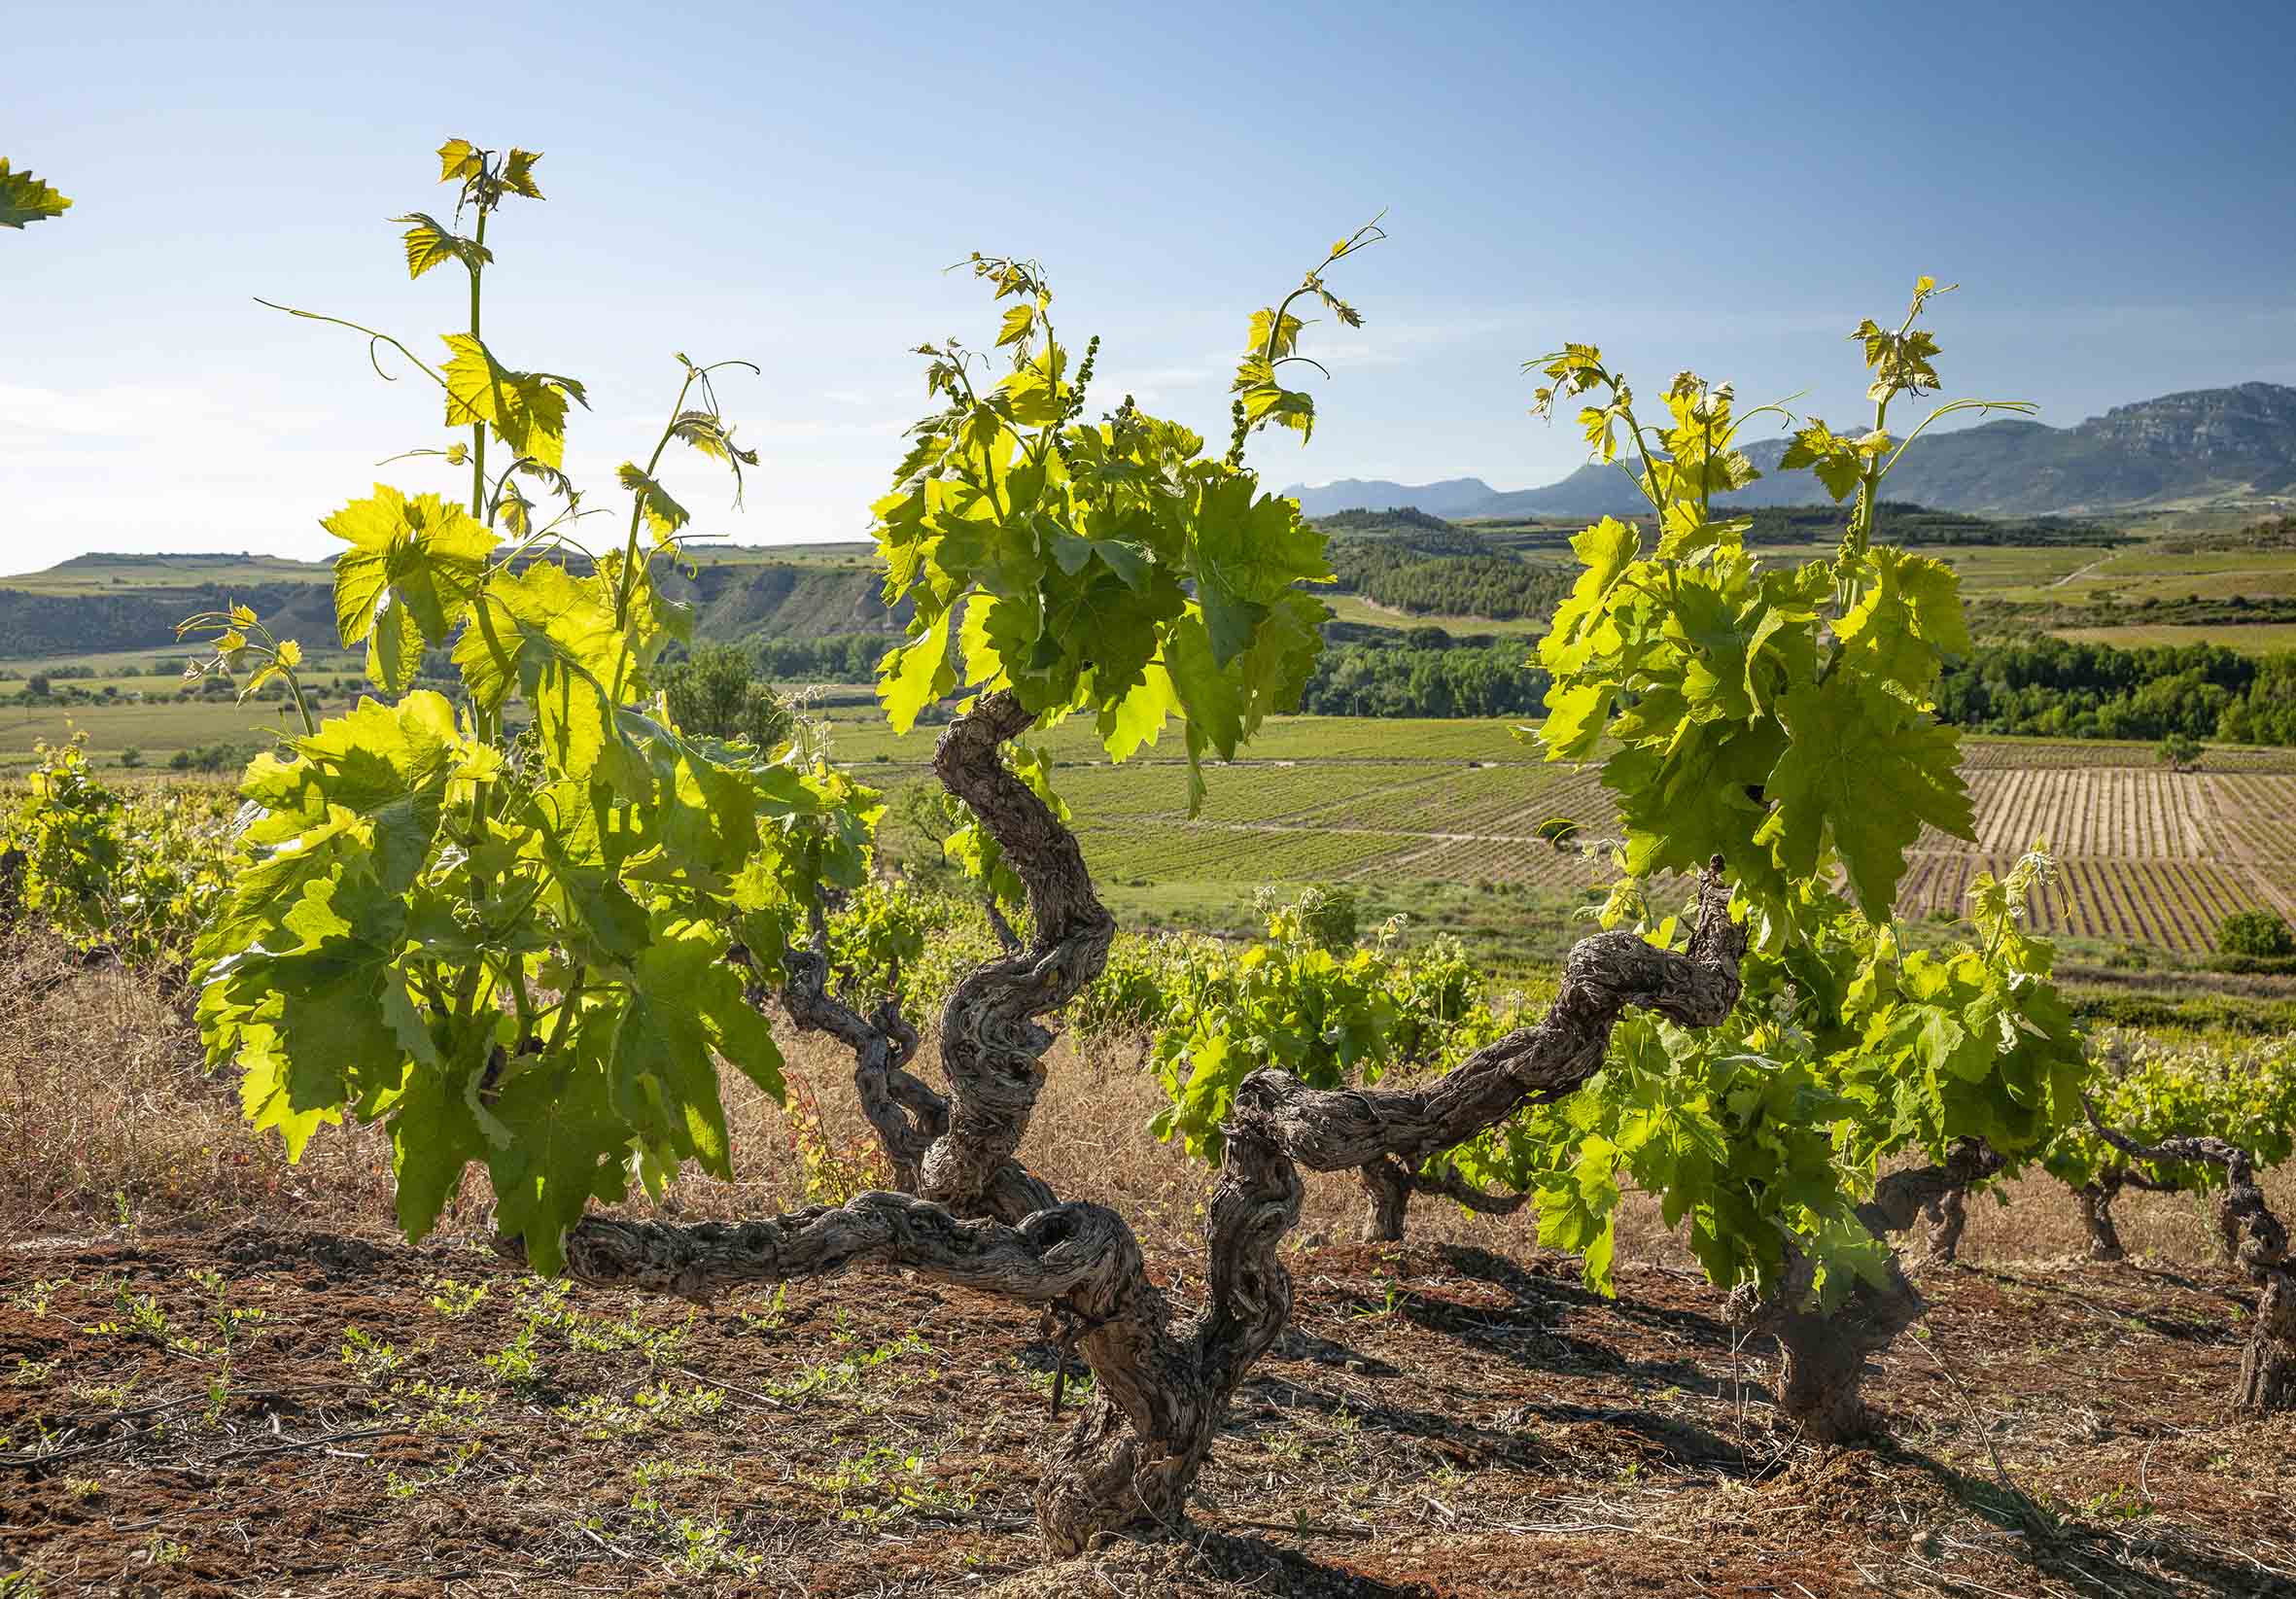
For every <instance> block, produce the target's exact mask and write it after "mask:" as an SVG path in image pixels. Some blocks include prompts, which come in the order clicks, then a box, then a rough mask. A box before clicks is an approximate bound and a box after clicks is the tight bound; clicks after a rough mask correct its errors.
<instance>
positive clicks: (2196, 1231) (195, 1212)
mask: <svg viewBox="0 0 2296 1599" xmlns="http://www.w3.org/2000/svg"><path fill="white" fill-rule="evenodd" d="M777 1032H778V1034H779V1036H780V1038H781V1042H782V1046H783V1052H784V1054H785V1055H786V1057H787V1060H788V1065H787V1071H788V1076H789V1079H790V1082H791V1084H792V1086H793V1087H794V1088H796V1089H797V1090H798V1091H799V1092H800V1093H801V1094H802V1095H803V1096H804V1097H805V1098H807V1099H810V1100H811V1101H812V1102H813V1103H815V1104H816V1105H818V1111H819V1114H820V1117H821V1121H822V1126H823V1129H824V1131H825V1133H826V1136H827V1139H828V1141H829V1142H830V1144H831V1145H833V1146H835V1147H837V1148H838V1149H840V1150H843V1151H846V1152H850V1153H852V1154H856V1155H862V1156H865V1155H866V1154H867V1153H868V1151H869V1149H870V1135H869V1131H868V1127H867V1124H866V1123H865V1122H864V1121H863V1120H862V1118H861V1115H860V1112H859V1110H858V1108H857V1107H856V1105H855V1103H854V1100H853V1095H852V1079H851V1069H852V1068H851V1062H850V1059H849V1058H848V1057H847V1056H845V1055H844V1054H843V1053H842V1052H841V1051H840V1050H839V1049H838V1048H836V1047H835V1046H834V1045H832V1044H830V1043H829V1042H827V1041H826V1040H824V1039H822V1038H820V1037H818V1035H805V1034H800V1033H797V1032H795V1031H794V1030H793V1029H791V1028H790V1027H788V1026H787V1025H785V1024H781V1025H778V1026H777ZM931 1053H932V1046H931V1041H930V1039H929V1038H928V1039H927V1041H926V1044H925V1046H924V1049H923V1051H922V1058H923V1059H925V1060H930V1059H931ZM1142 1054H1143V1052H1142V1050H1141V1048H1140V1046H1138V1045H1137V1044H1124V1043H1118V1044H1114V1045H1110V1046H1107V1047H1104V1048H1100V1049H1096V1050H1089V1051H1088V1050H1081V1049H1078V1048H1075V1047H1073V1046H1072V1044H1071V1041H1070V1040H1068V1039H1066V1038H1063V1039H1061V1041H1060V1042H1059V1043H1057V1044H1056V1045H1055V1046H1054V1049H1053V1052H1052V1055H1051V1057H1050V1059H1049V1060H1048V1061H1047V1066H1048V1076H1047V1081H1046V1085H1045V1091H1044V1096H1043V1098H1042V1099H1041V1100H1040V1101H1039V1104H1038V1108H1037V1114H1036V1117H1035V1120H1034V1122H1033V1124H1032V1126H1031V1128H1030V1130H1029V1134H1028V1139H1027V1142H1026V1144H1024V1145H1023V1147H1022V1151H1021V1154H1022V1159H1023V1160H1024V1161H1026V1163H1027V1164H1029V1166H1030V1167H1031V1168H1032V1169H1034V1170H1037V1171H1040V1172H1042V1173H1043V1174H1044V1175H1045V1177H1046V1178H1047V1179H1048V1180H1049V1181H1050V1182H1051V1183H1052V1184H1053V1186H1054V1188H1055V1189H1056V1190H1058V1191H1059V1192H1060V1193H1061V1194H1063V1195H1068V1196H1074V1197H1077V1198H1087V1199H1094V1200H1096V1201H1097V1202H1100V1203H1103V1204H1107V1205H1109V1206H1111V1207H1112V1208H1114V1209H1115V1210H1117V1211H1118V1212H1119V1213H1120V1214H1122V1215H1124V1216H1126V1217H1127V1218H1129V1219H1130V1220H1131V1224H1132V1226H1133V1228H1134V1229H1135V1230H1136V1231H1137V1232H1138V1233H1139V1234H1140V1237H1141V1240H1142V1242H1143V1243H1144V1244H1145V1245H1146V1246H1147V1247H1148V1248H1149V1249H1150V1250H1152V1251H1155V1252H1158V1253H1170V1254H1173V1255H1175V1256H1177V1257H1179V1258H1180V1259H1181V1260H1182V1261H1183V1262H1186V1261H1187V1258H1188V1257H1189V1256H1191V1255H1193V1254H1194V1252H1195V1251H1196V1250H1197V1249H1198V1248H1199V1247H1200V1229H1201V1225H1202V1219H1203V1201H1204V1199H1205V1196H1206V1194H1207V1193H1208V1191H1209V1184H1210V1173H1209V1172H1208V1171H1207V1170H1206V1169H1205V1168H1204V1167H1203V1166H1201V1165H1200V1164H1197V1163H1195V1162H1193V1161H1191V1160H1189V1159H1188V1158H1187V1156H1186V1155H1185V1154H1184V1153H1183V1152H1182V1151H1180V1150H1179V1148H1178V1147H1177V1146H1175V1145H1166V1144H1163V1143H1159V1142H1158V1141H1157V1140H1156V1139H1155V1138H1154V1137H1153V1136H1152V1135H1151V1134H1150V1133H1149V1132H1148V1130H1147V1125H1148V1120H1149V1118H1150V1117H1151V1116H1152V1115H1154V1114H1155V1112H1156V1111H1157V1110H1158V1109H1159V1108H1160V1107H1161V1105H1162V1103H1163V1099H1162V1094H1161V1091H1160V1090H1159V1088H1158V1087H1157V1085H1156V1082H1155V1079H1154V1078H1153V1076H1152V1075H1151V1074H1149V1073H1148V1072H1147V1071H1145V1070H1144V1069H1142V1065H1141V1061H1142ZM725 1092H726V1114H727V1120H728V1124H729V1128H730V1130H731V1134H732V1148H733V1160H734V1176H733V1179H732V1180H731V1181H720V1180H718V1179H716V1178H713V1177H709V1176H705V1175H703V1174H701V1173H699V1172H694V1171H689V1172H688V1173H687V1174H686V1175H685V1176H684V1177H683V1178H681V1179H680V1180H679V1181H678V1183H677V1184H675V1185H674V1186H673V1188H672V1190H671V1192H670V1194H669V1196H668V1198H667V1199H665V1201H664V1204H663V1205H662V1206H661V1207H658V1208H657V1207H656V1206H654V1205H653V1204H652V1203H651V1202H649V1201H647V1200H645V1199H644V1197H643V1196H641V1197H640V1198H639V1199H637V1200H635V1201H634V1202H633V1203H632V1204H630V1205H629V1206H627V1207H625V1208H626V1210H627V1211H628V1212H629V1213H631V1214H662V1213H665V1212H666V1213H668V1214H671V1215H677V1216H684V1217H688V1218H697V1219H698V1218H705V1217H708V1218H724V1219H732V1218H738V1217H743V1216H757V1215H770V1214H774V1213H777V1212H780V1211H784V1210H788V1209H792V1208H795V1207H797V1206H800V1205H803V1204H807V1203H811V1202H822V1201H829V1202H834V1201H838V1200H842V1199H845V1198H847V1197H849V1195H850V1193H851V1192H853V1191H857V1189H858V1188H859V1187H862V1186H867V1185H866V1183H865V1182H862V1181H847V1182H844V1183H840V1182H838V1181H837V1180H836V1174H835V1173H834V1172H832V1173H831V1174H830V1175H829V1177H828V1178H827V1179H825V1180H824V1181H822V1182H821V1183H819V1184H818V1185H817V1186H815V1187H813V1188H812V1189H811V1190H810V1191H809V1189H808V1187H807V1184H806V1181H805V1176H804V1171H803V1167H802V1164H801V1162H800V1161H799V1159H798V1155H797V1150H796V1147H795V1145H794V1144H793V1142H792V1136H791V1126H790V1120H789V1118H788V1117H786V1116H784V1114H783V1110H782V1107H781V1106H779V1105H777V1104H776V1103H774V1101H773V1100H772V1099H771V1098H769V1097H768V1096H767V1095H765V1094H764V1093H763V1092H761V1091H760V1090H758V1089H757V1088H756V1087H755V1086H754V1085H752V1084H750V1083H749V1082H748V1079H746V1078H744V1077H741V1076H740V1075H739V1074H737V1073H732V1072H728V1073H726V1075H725ZM852 1164H854V1165H856V1166H858V1165H860V1164H862V1163H861V1162H858V1161H856V1162H853V1163H852ZM2266 1186H2267V1191H2268V1192H2269V1193H2270V1194H2271V1195H2272V1197H2273V1199H2274V1200H2275V1202H2276V1204H2278V1205H2279V1206H2280V1207H2281V1213H2282V1214H2284V1215H2296V1165H2291V1166H2288V1167H2283V1168H2281V1169H2280V1170H2279V1171H2276V1172H2273V1173H2270V1174H2268V1176H2267V1178H2266ZM391 1191H392V1182H391V1173H390V1149H389V1145H388V1143H387V1141H386V1140H385V1139H384V1138H383V1136H382V1134H381V1132H380V1130H377V1129H373V1128H359V1127H343V1128H323V1129H321V1130H320V1131H319V1133H318V1135H317V1136H315V1137H314V1138H313V1139H312V1140H311V1144H310V1147H309V1148H308V1149H307V1150H305V1152H304V1156H303V1159H302V1161H301V1163H300V1164H289V1163H288V1161H287V1159H286V1155H285V1153H284V1151H283V1149H282V1148H281V1146H280V1143H279V1140H278V1139H277V1138H276V1137H275V1136H272V1135H270V1134H268V1133H257V1132H254V1131H251V1130H249V1129H248V1127H247V1125H246V1124H245V1122H244V1121H243V1120H242V1119H241V1116H240V1113H239V1103H238V1095H237V1094H236V1092H235V1088H234V1086H233V1085H232V1084H231V1083H230V1082H229V1081H227V1079H226V1078H223V1077H211V1076H209V1075H207V1074H206V1073H205V1072H204V1071H203V1069H202V1066H201V1060H200V1053H199V1048H198V1042H197V1038H196V1035H195V1032H194V1030H193V1028H192V1026H191V1023H190V1021H189V1019H188V1017H187V1015H186V1014H185V1012H184V1011H182V1010H179V1009H177V1008H175V1007H173V1006H171V1005H170V1004H169V1003H167V1002H166V1001H165V1000H164V999H162V998H161V997H160V996H159V995H157V993H156V992H154V991H153V990H152V989H151V988H150V986H149V985H147V984H145V983H143V982H141V981H139V980H137V979H136V978H134V977H132V976H130V975H128V974H126V973H123V972H122V971H120V970H118V969H117V968H101V969H95V970H84V969H82V968H80V967H79V965H78V964H77V963H76V962H75V961H74V960H73V959H72V958H71V957H70V956H69V955H68V953H67V952H64V951H62V950H60V949H58V948H56V947H55V946H53V945H52V944H49V943H47V942H46V941H28V940H22V939H18V940H16V941H14V942H13V943H11V944H7V945H0V1218H4V1221H0V1230H5V1231H9V1232H15V1233H59V1232H67V1231H77V1230H84V1229H86V1228H88V1227H91V1226H101V1225H104V1224H117V1223H119V1222H120V1221H121V1220H122V1218H123V1217H128V1218H132V1219H134V1220H136V1221H138V1222H140V1223H142V1224H143V1225H146V1226H153V1225H158V1226H166V1225H170V1224H183V1223H193V1224H195V1223H201V1222H206V1221H215V1220H223V1221H233V1220H243V1219H246V1218H248V1217H250V1216H252V1215H255V1214H258V1213H261V1214H262V1215H264V1216H266V1217H270V1218H273V1219H279V1220H287V1219H292V1220H294V1221H296V1223H298V1224H301V1225H311V1226H316V1225H326V1226H330V1227H335V1228H341V1229H347V1230H350V1231H353V1232H357V1233H361V1234H366V1235H369V1236H374V1237H381V1236H385V1235H387V1234H388V1233H389V1231H390V1224H391ZM2002 1193H2003V1196H2004V1198H2006V1199H2007V1200H2008V1203H2007V1205H2006V1206H2005V1207H2003V1206H2000V1205H1997V1204H1996V1203H1995V1202H1993V1201H1992V1200H1990V1199H1978V1200H1976V1201H1973V1202H1972V1203H1971V1204H1970V1206H1969V1227H1968V1232H1967V1234H1966V1236H1965V1238H1964V1240H1963V1244H1962V1258H1963V1259H1964V1260H1965V1261H1968V1262H1971V1263H1975V1264H1982V1263H1987V1262H1994V1263H2000V1262H2011V1261H2036V1260H2055V1259H2062V1258H2065V1257H2069V1256H2074V1255H2077V1254H2079V1253H2081V1252H2082V1251H2083V1249H2084V1248H2085V1247H2086V1238H2085V1235H2084V1234H2083V1233H2082V1231H2081V1225H2080V1218H2079V1215H2078V1213H2077V1211H2076V1210H2075V1208H2074V1205H2073V1201H2072V1197H2071V1196H2070V1194H2069V1193H2067V1192H2066V1190H2065V1189H2064V1188H2063V1187H2062V1186H2061V1185H2059V1184H2057V1183H2056V1182H2054V1181H2052V1180H2051V1179H2049V1178H2048V1177H2046V1176H2041V1175H2035V1176H2032V1177H2028V1178H2026V1179H2024V1180H2023V1181H2020V1182H2016V1183H2011V1184H2008V1185H2006V1186H2005V1187H2004V1189H2003V1190H2002ZM485 1208H486V1188H485V1181H484V1176H483V1174H482V1173H480V1172H478V1171H477V1170H475V1169H473V1170H472V1171H471V1172H470V1175H469V1176H468V1177H467V1178H466V1180H465V1183H464V1188H463V1193H462V1196H461V1198H460V1199H458V1200H457V1201H456V1203H455V1204H454V1205H453V1206H452V1207H450V1209H449V1212H448V1214H447V1217H446V1218H445V1224H444V1225H446V1226H449V1227H462V1228H469V1227H474V1226H476V1225H478V1224H479V1223H480V1222H481V1221H482V1219H483V1217H484V1213H485ZM2114 1209H2115V1216H2116V1218H2117V1220H2118V1222H2119V1226H2120V1232H2121V1236H2122V1239H2123V1240H2124V1242H2125V1243H2126V1244H2127V1245H2128V1247H2129V1250H2130V1252H2131V1253H2132V1254H2134V1255H2139V1256H2154V1257H2158V1258H2161V1259H2164V1260H2170V1261H2208V1260H2212V1259H2213V1258H2214V1253H2215V1243H2214V1238H2215V1234H2214V1230H2213V1227H2212V1224H2211V1222H2210V1218H2209V1211H2208V1208H2207V1204H2206V1202H2205V1201H2204V1200H2202V1199H2197V1198H2193V1197H2190V1196H2184V1195H2147V1194H2138V1193H2134V1192H2132V1193H2129V1194H2125V1195H2124V1196H2122V1198H2121V1199H2120V1200H2119V1201H2118V1203H2117V1204H2116V1205H2115V1207H2114ZM1362 1211H1363V1200H1362V1196H1361V1191H1360V1190H1359V1189H1358V1187H1357V1185H1356V1184H1355V1182H1354V1181H1353V1179H1352V1178H1350V1177H1346V1176H1330V1177H1321V1178H1314V1179H1311V1180H1310V1181H1309V1183H1308V1186H1307V1201H1306V1205H1305V1209H1304V1211H1303V1213H1302V1216H1301V1221H1300V1229H1299V1234H1298V1235H1299V1238H1300V1240H1301V1243H1302V1245H1303V1246H1305V1247H1313V1246H1315V1245H1318V1244H1322V1243H1340V1242H1348V1241H1352V1240H1353V1239H1354V1238H1355V1237H1356V1235H1357V1232H1358V1228H1359V1226H1360V1223H1361V1219H1362ZM1409 1229H1410V1234H1411V1237H1412V1238H1413V1240H1414V1241H1424V1242H1427V1243H1431V1244H1457V1245H1465V1246H1470V1247H1476V1248H1481V1249H1488V1250H1491V1251H1493V1252H1495V1253H1499V1254H1510V1253H1523V1252H1527V1251H1529V1250H1530V1249H1532V1248H1533V1247H1535V1244H1536V1237H1535V1230H1534V1227H1533V1224H1532V1223H1531V1221H1530V1219H1529V1218H1528V1217H1527V1216H1516V1217H1505V1218H1491V1217H1483V1216H1475V1215H1470V1214H1468V1213H1467V1212H1465V1211H1462V1210H1461V1209H1459V1208H1458V1207H1457V1206H1456V1205H1453V1204H1450V1203H1448V1202H1446V1201H1441V1200H1430V1199H1421V1200H1418V1201H1416V1202H1415V1203H1414V1205H1413V1208H1412V1212H1411V1216H1410V1220H1409ZM1618 1258H1619V1259H1620V1260H1639V1261H1643V1262H1646V1263H1648V1264H1651V1265H1653V1266H1660V1267H1665V1268H1668V1269H1694V1268H1695V1266H1696V1262H1695V1260H1694V1259H1693V1258H1692V1257H1691V1255H1690V1254H1689V1251H1688V1249H1687V1246H1686V1245H1685V1243H1684V1241H1683V1238H1682V1235H1681V1234H1680V1233H1679V1232H1673V1233H1670V1232H1669V1231H1668V1230H1667V1229H1666V1228H1665V1227H1664V1226H1663V1225H1662V1224H1661V1223H1660V1221H1659V1218H1658V1213H1657V1205H1656V1202H1655V1201H1654V1200H1652V1199H1649V1198H1648V1197H1647V1196H1631V1197H1630V1198H1629V1199H1628V1201H1627V1204H1626V1206H1625V1208H1624V1209H1623V1211H1622V1212H1621V1214H1620V1219H1619V1239H1618Z"/></svg>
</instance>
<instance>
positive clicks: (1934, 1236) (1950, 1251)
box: [1924, 1188, 1969, 1266]
mask: <svg viewBox="0 0 2296 1599" xmlns="http://www.w3.org/2000/svg"><path fill="white" fill-rule="evenodd" d="M1924 1209H1925V1211H1926V1212H1927V1214H1928V1216H1929V1218H1930V1253H1929V1258H1928V1260H1927V1261H1926V1262H1925V1264H1926V1265H1930V1266H1952V1265H1954V1264H1955V1263H1956V1262H1957V1261H1959V1260H1960V1259H1961V1252H1962V1234H1964V1233H1966V1232H1967V1231H1968V1226H1969V1191H1968V1190H1967V1189H1966V1188H1949V1189H1947V1190H1946V1191H1945V1192H1944V1193H1943V1194H1940V1195H1938V1196H1937V1198H1935V1199H1931V1201H1930V1202H1929V1204H1928V1205H1926V1206H1925V1207H1924Z"/></svg>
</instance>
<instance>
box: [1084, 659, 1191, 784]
mask: <svg viewBox="0 0 2296 1599" xmlns="http://www.w3.org/2000/svg"><path fill="white" fill-rule="evenodd" d="M1175 713H1181V708H1180V696H1179V693H1178V691H1177V690H1176V689H1174V688H1173V686H1172V679H1171V674H1169V673H1168V672H1166V671H1165V669H1164V668H1163V667H1162V666H1160V665H1158V664H1156V663H1155V662H1150V663H1149V664H1148V666H1147V667H1146V668H1145V669H1144V670H1143V671H1142V673H1141V675H1140V680H1139V681H1138V682H1136V683H1134V684H1133V685H1132V686H1131V688H1130V689H1128V690H1126V691H1125V694H1124V696H1123V698H1121V699H1118V700H1114V701H1111V702H1108V703H1106V704H1103V705H1102V706H1101V707H1100V713H1099V718H1098V732H1099V735H1100V747H1102V748H1103V749H1105V750H1107V752H1108V758H1109V759H1110V760H1112V761H1120V762H1121V761H1127V760H1130V759H1131V758H1132V756H1133V755H1135V754H1137V753H1139V750H1140V747H1141V746H1142V745H1154V744H1155V743H1156V739H1157V735H1158V734H1159V733H1161V732H1163V731H1164V724H1165V718H1166V717H1168V716H1171V715H1173V714H1175Z"/></svg>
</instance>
